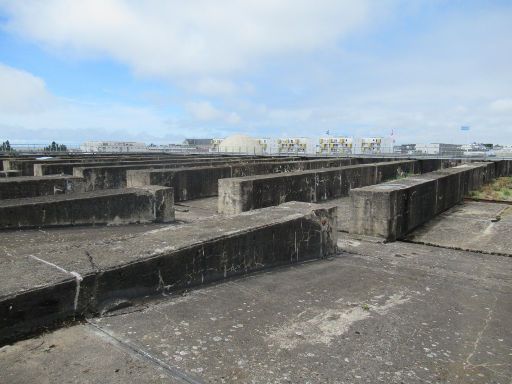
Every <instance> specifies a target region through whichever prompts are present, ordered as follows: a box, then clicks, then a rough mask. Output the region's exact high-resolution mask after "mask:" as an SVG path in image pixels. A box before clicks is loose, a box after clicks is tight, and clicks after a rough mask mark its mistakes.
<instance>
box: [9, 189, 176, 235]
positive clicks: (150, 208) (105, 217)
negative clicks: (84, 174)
mask: <svg viewBox="0 0 512 384" xmlns="http://www.w3.org/2000/svg"><path fill="white" fill-rule="evenodd" d="M173 220H174V199H173V195H172V188H167V187H158V186H148V187H141V188H130V189H123V190H103V191H97V192H93V193H76V194H72V195H53V196H43V197H34V198H23V199H9V200H2V201H0V229H16V228H34V227H52V226H66V225H97V224H127V223H139V222H153V221H157V222H158V221H162V222H169V221H173Z"/></svg>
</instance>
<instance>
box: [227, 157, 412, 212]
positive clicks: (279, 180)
mask: <svg viewBox="0 0 512 384" xmlns="http://www.w3.org/2000/svg"><path fill="white" fill-rule="evenodd" d="M416 166H417V162H416V161H414V160H404V161H391V162H383V163H376V164H362V165H350V166H344V167H334V168H325V169H316V170H309V171H298V172H289V173H279V174H272V175H256V176H246V177H237V178H222V179H219V186H218V195H219V203H218V210H219V212H220V213H224V214H237V213H240V212H244V211H249V210H252V209H258V208H263V207H270V206H273V205H279V204H282V203H283V202H286V201H304V202H318V201H323V200H328V199H334V198H338V197H342V196H348V192H349V191H350V189H352V188H358V187H363V186H366V185H373V184H377V183H380V182H383V181H386V180H390V179H396V178H397V177H398V176H400V175H402V174H411V173H414V172H415V167H416Z"/></svg>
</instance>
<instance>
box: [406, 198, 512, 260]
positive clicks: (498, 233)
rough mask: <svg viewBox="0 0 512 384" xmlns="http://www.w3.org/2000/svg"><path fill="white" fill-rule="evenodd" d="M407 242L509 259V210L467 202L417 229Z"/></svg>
mask: <svg viewBox="0 0 512 384" xmlns="http://www.w3.org/2000/svg"><path fill="white" fill-rule="evenodd" d="M406 239H407V240H409V241H413V242H418V243H425V244H430V245H435V246H441V247H447V248H456V249H462V250H470V251H477V252H484V253H489V254H499V255H508V256H512V206H511V205H508V204H498V203H481V202H469V201H466V202H464V203H463V204H460V205H457V206H455V207H453V208H452V209H450V210H448V211H446V212H444V213H442V214H441V215H439V216H438V217H436V218H434V219H432V220H431V221H429V222H428V223H426V224H425V225H423V226H422V227H419V228H418V229H416V230H415V231H413V232H412V233H410V234H409V235H408V236H407V237H406Z"/></svg>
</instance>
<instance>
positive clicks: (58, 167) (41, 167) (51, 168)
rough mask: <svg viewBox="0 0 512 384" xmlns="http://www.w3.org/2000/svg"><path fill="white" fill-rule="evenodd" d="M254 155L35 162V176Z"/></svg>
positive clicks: (208, 161)
mask: <svg viewBox="0 0 512 384" xmlns="http://www.w3.org/2000/svg"><path fill="white" fill-rule="evenodd" d="M251 159H253V158H252V157H249V156H247V157H245V158H241V157H236V158H219V157H187V158H172V157H171V158H163V159H159V158H146V159H139V160H137V159H136V160H131V159H130V160H126V159H122V158H119V159H110V160H102V159H96V160H95V161H72V162H70V161H68V160H66V161H49V162H41V163H35V164H34V165H33V167H34V176H45V175H59V174H65V175H72V174H73V168H75V167H105V166H112V165H146V164H149V165H151V164H180V163H190V164H193V163H203V164H208V163H211V164H214V163H217V162H222V163H228V162H234V161H245V160H251Z"/></svg>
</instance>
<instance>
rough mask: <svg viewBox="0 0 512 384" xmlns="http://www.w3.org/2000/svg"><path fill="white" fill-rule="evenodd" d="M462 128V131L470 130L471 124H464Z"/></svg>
mask: <svg viewBox="0 0 512 384" xmlns="http://www.w3.org/2000/svg"><path fill="white" fill-rule="evenodd" d="M460 130H461V131H469V126H467V125H463V126H462V127H460Z"/></svg>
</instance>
